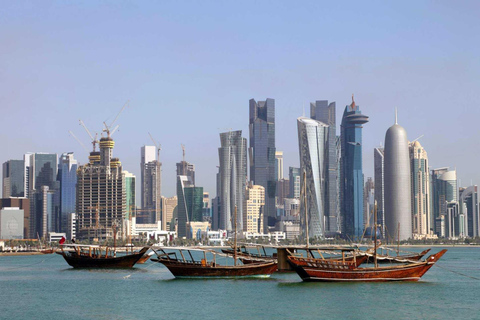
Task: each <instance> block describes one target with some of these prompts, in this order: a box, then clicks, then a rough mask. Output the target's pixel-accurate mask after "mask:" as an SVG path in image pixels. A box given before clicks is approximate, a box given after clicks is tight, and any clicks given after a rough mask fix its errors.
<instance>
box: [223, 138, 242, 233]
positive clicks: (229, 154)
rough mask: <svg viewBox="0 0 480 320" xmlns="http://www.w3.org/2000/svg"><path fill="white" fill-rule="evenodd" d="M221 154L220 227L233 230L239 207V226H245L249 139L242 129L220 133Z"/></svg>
mask: <svg viewBox="0 0 480 320" xmlns="http://www.w3.org/2000/svg"><path fill="white" fill-rule="evenodd" d="M220 144H221V146H220V148H218V156H219V163H220V167H219V181H218V183H219V184H220V186H219V187H217V188H219V190H218V191H219V193H217V196H218V197H219V202H220V219H219V225H218V228H219V229H223V230H227V231H232V230H233V224H232V222H233V221H232V219H233V216H234V212H235V206H236V207H237V228H238V229H239V230H241V229H242V228H243V221H244V218H243V215H244V213H245V210H244V207H243V205H244V199H245V188H246V181H247V139H245V138H242V131H241V130H238V131H229V132H224V133H220Z"/></svg>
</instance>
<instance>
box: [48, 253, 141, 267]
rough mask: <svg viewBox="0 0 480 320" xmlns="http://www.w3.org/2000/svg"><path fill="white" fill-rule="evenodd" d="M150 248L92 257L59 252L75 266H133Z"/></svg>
mask: <svg viewBox="0 0 480 320" xmlns="http://www.w3.org/2000/svg"><path fill="white" fill-rule="evenodd" d="M147 250H148V248H143V249H142V250H140V251H139V252H138V253H133V254H127V255H124V256H119V257H107V258H105V257H101V258H99V257H90V256H88V255H78V254H76V253H75V252H63V251H62V252H57V253H58V254H60V255H62V256H63V258H64V259H65V261H67V263H68V264H69V265H70V266H72V267H74V268H105V269H116V268H132V267H133V266H134V265H135V263H137V261H138V260H139V259H140V258H141V257H142V256H143V255H144V254H145V252H146V251H147Z"/></svg>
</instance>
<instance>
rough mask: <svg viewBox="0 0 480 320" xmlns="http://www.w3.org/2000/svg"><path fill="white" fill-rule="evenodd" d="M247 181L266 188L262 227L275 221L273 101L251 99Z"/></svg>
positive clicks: (271, 224)
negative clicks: (248, 175) (248, 174)
mask: <svg viewBox="0 0 480 320" xmlns="http://www.w3.org/2000/svg"><path fill="white" fill-rule="evenodd" d="M249 129H250V148H249V157H250V180H251V181H252V182H253V184H254V185H259V186H262V187H264V188H265V211H264V212H265V220H264V229H265V230H267V229H268V227H269V226H270V227H273V226H275V222H276V215H277V212H276V206H275V196H276V194H275V193H276V191H277V190H276V179H275V152H276V149H275V100H274V99H266V100H265V101H258V103H257V102H256V101H255V100H254V99H251V100H250V117H249Z"/></svg>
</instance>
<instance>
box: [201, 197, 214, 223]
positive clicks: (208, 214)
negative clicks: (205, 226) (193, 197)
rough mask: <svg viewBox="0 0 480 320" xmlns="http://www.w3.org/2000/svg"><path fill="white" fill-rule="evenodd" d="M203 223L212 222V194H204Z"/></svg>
mask: <svg viewBox="0 0 480 320" xmlns="http://www.w3.org/2000/svg"><path fill="white" fill-rule="evenodd" d="M202 216H203V221H208V222H210V223H211V222H212V210H211V208H210V194H209V193H208V192H203V209H202Z"/></svg>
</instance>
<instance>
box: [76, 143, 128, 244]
mask: <svg viewBox="0 0 480 320" xmlns="http://www.w3.org/2000/svg"><path fill="white" fill-rule="evenodd" d="M99 144H100V152H99V153H97V152H92V153H90V157H89V160H90V162H89V163H88V164H85V165H82V166H80V167H79V168H78V170H77V210H76V213H77V215H76V225H77V232H76V236H77V237H78V238H79V239H88V240H90V241H91V240H94V239H98V240H99V241H104V240H106V239H109V238H112V237H113V229H112V226H113V225H117V226H118V230H120V229H122V228H123V222H124V221H123V219H124V216H125V213H126V194H125V186H124V181H125V179H124V176H123V175H122V164H121V162H120V160H119V159H118V158H112V151H113V148H114V146H115V142H114V141H113V139H112V138H111V137H103V138H101V139H100V143H99ZM122 231H123V230H122Z"/></svg>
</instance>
